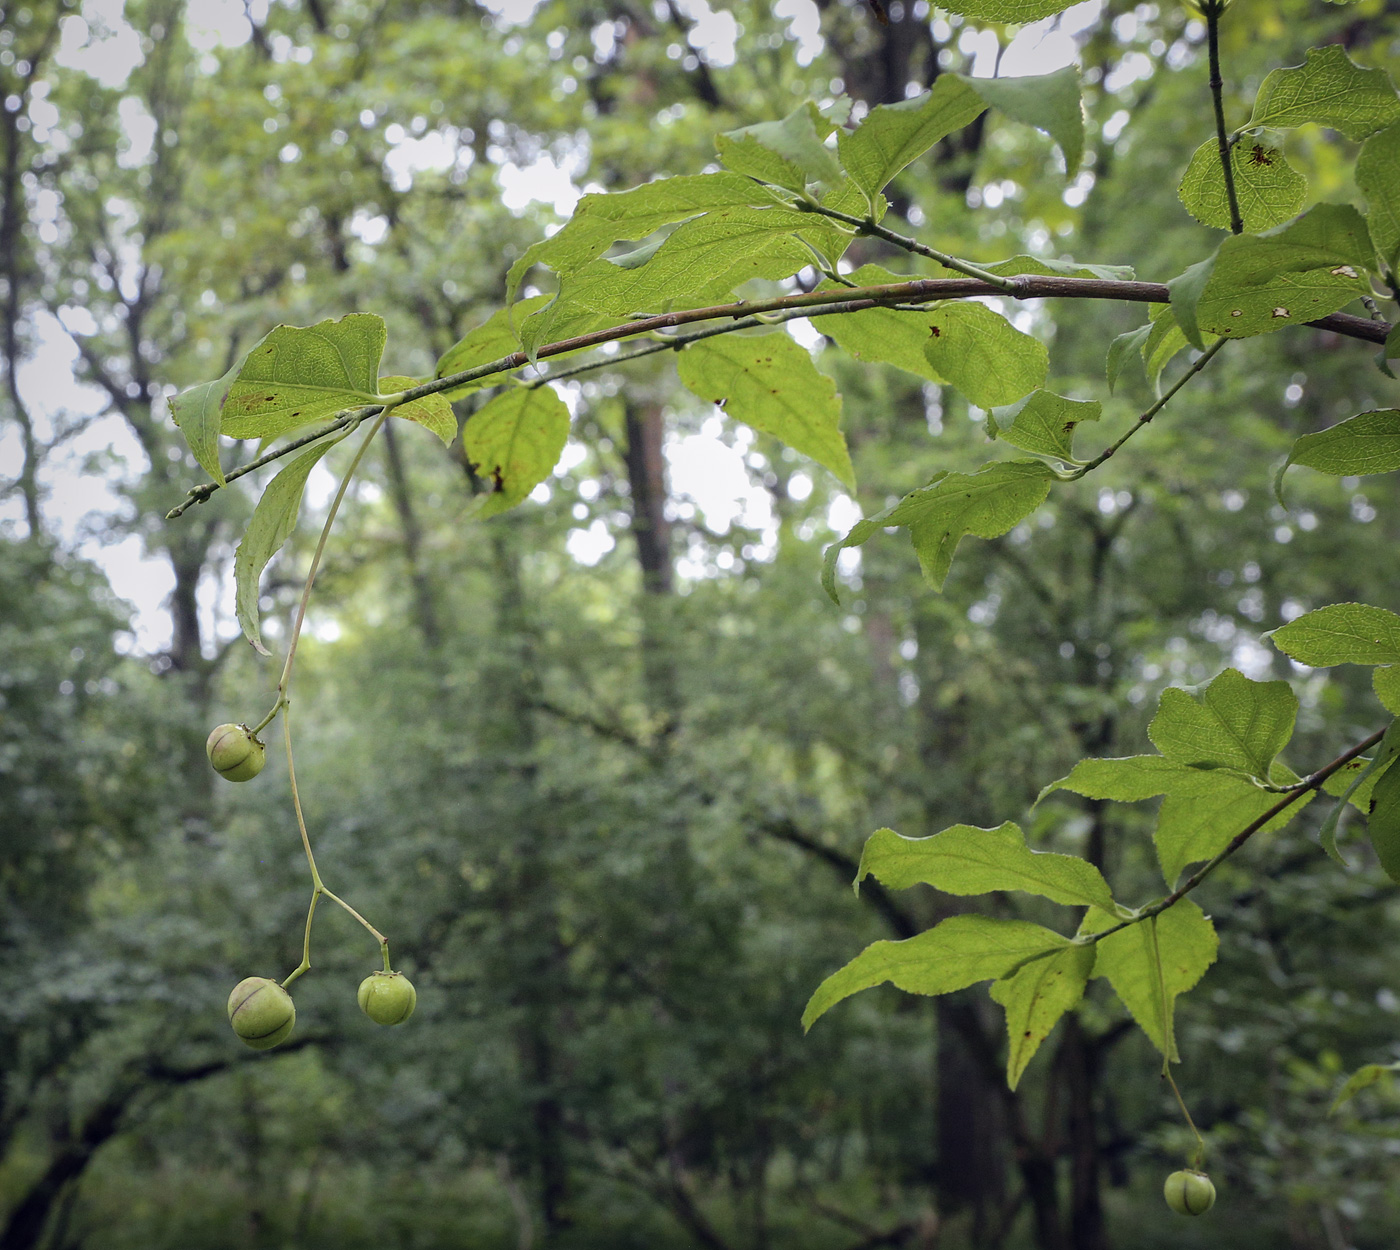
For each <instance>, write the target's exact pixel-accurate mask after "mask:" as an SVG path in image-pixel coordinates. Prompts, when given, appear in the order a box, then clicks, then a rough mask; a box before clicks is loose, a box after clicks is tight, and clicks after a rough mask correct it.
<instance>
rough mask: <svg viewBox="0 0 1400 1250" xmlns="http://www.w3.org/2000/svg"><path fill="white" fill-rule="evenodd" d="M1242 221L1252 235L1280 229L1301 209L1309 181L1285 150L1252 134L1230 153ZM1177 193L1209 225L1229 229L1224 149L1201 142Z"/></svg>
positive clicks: (1202, 222) (1208, 141)
mask: <svg viewBox="0 0 1400 1250" xmlns="http://www.w3.org/2000/svg"><path fill="white" fill-rule="evenodd" d="M1230 168H1231V170H1232V172H1233V173H1234V176H1235V199H1236V201H1237V202H1238V204H1239V206H1240V220H1241V221H1242V222H1243V224H1244V228H1245V229H1246V230H1247V231H1249V233H1251V234H1256V233H1258V232H1259V231H1260V230H1267V229H1268V228H1269V227H1270V226H1277V225H1279V224H1280V223H1282V222H1285V221H1287V220H1288V219H1289V218H1290V217H1293V216H1295V215H1296V214H1297V213H1299V212H1300V211H1301V210H1302V207H1303V201H1304V200H1306V199H1307V194H1308V180H1307V179H1306V178H1304V177H1303V175H1302V174H1300V173H1299V172H1298V171H1297V170H1296V169H1294V168H1293V166H1292V165H1290V164H1289V163H1288V159H1287V157H1285V156H1284V154H1283V149H1282V148H1279V147H1274V146H1273V145H1272V144H1269V143H1266V142H1264V141H1263V140H1262V139H1250V138H1249V137H1248V136H1246V137H1245V138H1243V139H1241V140H1240V142H1239V143H1237V144H1235V146H1234V147H1233V148H1232V149H1231V150H1230ZM1177 195H1178V197H1179V198H1180V200H1181V203H1182V205H1183V206H1184V207H1185V209H1186V211H1187V212H1188V213H1190V214H1191V216H1192V217H1194V218H1195V219H1196V220H1197V221H1199V222H1200V223H1201V224H1202V225H1205V226H1215V227H1216V228H1217V229H1219V230H1228V229H1230V199H1229V196H1228V194H1227V193H1226V190H1225V176H1224V174H1223V173H1222V172H1221V169H1220V145H1219V143H1218V142H1217V141H1216V140H1214V139H1207V140H1206V142H1204V143H1203V144H1201V146H1200V147H1198V148H1197V149H1196V151H1195V154H1194V155H1193V156H1192V157H1191V161H1190V163H1189V164H1188V165H1187V166H1186V172H1185V173H1184V174H1182V175H1181V183H1180V185H1179V186H1178V187H1177Z"/></svg>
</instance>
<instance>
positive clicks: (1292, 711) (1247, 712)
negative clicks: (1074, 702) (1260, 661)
mask: <svg viewBox="0 0 1400 1250" xmlns="http://www.w3.org/2000/svg"><path fill="white" fill-rule="evenodd" d="M1297 716H1298V696H1297V695H1295V694H1294V693H1293V689H1292V687H1291V686H1289V684H1288V683H1287V682H1286V681H1251V680H1250V679H1249V678H1248V677H1246V676H1245V675H1244V674H1243V673H1241V672H1240V671H1239V670H1238V669H1233V668H1227V669H1226V670H1225V671H1224V672H1223V673H1221V674H1220V675H1219V676H1217V677H1215V678H1214V679H1213V680H1212V681H1211V682H1210V684H1209V685H1207V686H1206V687H1205V688H1204V689H1203V690H1200V692H1199V693H1198V694H1188V693H1187V692H1186V691H1185V690H1180V689H1177V688H1176V687H1168V688H1167V689H1166V690H1164V691H1162V699H1161V702H1160V703H1159V704H1158V709H1157V715H1156V716H1155V717H1153V719H1152V723H1151V724H1150V725H1148V727H1147V736H1148V737H1149V738H1150V739H1151V740H1152V745H1153V746H1155V747H1156V748H1157V749H1158V750H1159V751H1160V752H1161V753H1162V754H1163V755H1165V756H1166V757H1167V758H1168V759H1170V760H1175V761H1176V762H1177V763H1178V764H1187V765H1189V766H1191V767H1193V768H1233V769H1237V770H1238V771H1240V772H1243V773H1248V774H1249V775H1250V776H1252V777H1257V778H1258V779H1259V780H1261V781H1269V780H1270V769H1271V766H1272V764H1273V762H1274V757H1275V756H1276V755H1278V753H1279V752H1280V751H1282V750H1283V748H1284V747H1285V746H1287V745H1288V740H1289V738H1291V737H1292V736H1293V722H1294V721H1295V720H1296V718H1297Z"/></svg>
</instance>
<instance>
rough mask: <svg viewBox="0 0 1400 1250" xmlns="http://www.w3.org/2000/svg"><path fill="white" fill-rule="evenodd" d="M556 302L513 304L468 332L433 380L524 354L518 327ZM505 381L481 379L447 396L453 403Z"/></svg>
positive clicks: (537, 299) (536, 299)
mask: <svg viewBox="0 0 1400 1250" xmlns="http://www.w3.org/2000/svg"><path fill="white" fill-rule="evenodd" d="M552 298H553V297H552V296H549V295H535V296H532V297H531V298H530V299H524V300H521V301H520V302H519V303H518V304H512V305H511V306H510V307H508V308H502V309H500V310H499V311H497V312H495V313H492V314H491V316H489V317H488V318H487V319H486V320H485V321H483V322H482V323H481V324H480V325H479V326H477V327H476V328H475V329H474V330H471V331H470V332H468V333H467V335H466V336H465V337H464V338H461V339H458V340H457V342H456V343H454V344H453V345H452V346H451V347H449V348H448V349H447V350H446V351H445V352H444V353H443V355H442V359H441V360H439V361H438V363H437V368H436V369H435V370H434V371H433V376H434V377H435V378H445V377H448V376H450V375H451V374H454V373H465V372H466V371H467V370H468V369H475V368H476V367H477V366H478V365H485V364H490V363H491V362H492V361H493V360H500V359H502V358H503V357H505V356H513V355H515V353H516V352H517V351H519V350H520V345H519V342H518V341H517V339H516V325H517V323H519V322H521V321H523V320H524V319H525V318H526V317H528V316H529V315H530V314H531V313H534V312H538V311H539V310H540V309H541V308H543V307H545V305H546V304H548V303H549V302H550V300H551V299H552ZM502 381H503V379H502V378H501V377H500V376H493V377H487V378H481V379H480V380H479V381H476V382H468V383H466V384H465V385H464V386H459V387H456V388H455V389H453V390H450V391H447V392H445V395H446V397H447V399H448V400H449V401H451V400H454V399H461V398H462V396H463V395H466V394H469V393H470V392H471V391H474V390H477V389H479V388H480V387H483V386H499V385H500V384H501V382H502Z"/></svg>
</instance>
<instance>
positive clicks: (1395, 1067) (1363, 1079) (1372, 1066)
mask: <svg viewBox="0 0 1400 1250" xmlns="http://www.w3.org/2000/svg"><path fill="white" fill-rule="evenodd" d="M1333 2H1334V3H1337V0H1333ZM1393 1072H1400V1063H1368V1064H1366V1065H1365V1066H1364V1067H1361V1068H1357V1070H1356V1071H1355V1072H1353V1073H1352V1074H1351V1075H1350V1076H1349V1077H1347V1079H1346V1084H1345V1085H1343V1086H1342V1088H1341V1089H1340V1090H1338V1091H1337V1096H1336V1097H1335V1098H1334V1099H1333V1100H1332V1106H1331V1107H1330V1108H1329V1109H1328V1114H1329V1115H1336V1113H1337V1112H1338V1111H1340V1110H1341V1109H1342V1107H1344V1106H1345V1105H1346V1104H1347V1103H1349V1102H1350V1101H1351V1100H1352V1099H1353V1098H1355V1097H1356V1095H1357V1094H1359V1093H1360V1092H1361V1091H1362V1090H1363V1089H1369V1088H1370V1087H1371V1086H1372V1085H1374V1084H1375V1083H1376V1082H1377V1081H1382V1080H1386V1081H1388V1079H1389V1077H1390V1075H1391V1073H1393Z"/></svg>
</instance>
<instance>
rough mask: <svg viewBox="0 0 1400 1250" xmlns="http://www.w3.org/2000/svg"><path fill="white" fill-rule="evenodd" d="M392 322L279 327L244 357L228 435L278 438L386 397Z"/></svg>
mask: <svg viewBox="0 0 1400 1250" xmlns="http://www.w3.org/2000/svg"><path fill="white" fill-rule="evenodd" d="M384 340H385V329H384V319H383V318H382V317H377V316H375V315H374V314H373V313H347V314H346V315H345V316H344V317H342V318H341V319H340V320H339V321H322V322H319V323H318V324H316V325H314V326H278V327H277V328H276V329H274V330H273V331H272V333H270V334H269V335H268V336H267V337H266V338H265V339H263V340H262V342H260V343H259V344H258V345H257V346H256V347H254V348H253V350H252V351H250V352H249V353H248V355H247V356H246V357H245V358H244V361H243V367H242V368H241V369H240V370H239V371H238V376H237V377H236V378H235V379H234V380H233V385H232V386H230V387H229V391H228V397H227V398H226V399H225V400H224V409H223V425H222V433H223V434H224V435H225V436H226V437H228V438H264V439H265V438H275V437H276V436H277V435H279V434H286V433H288V432H289V431H291V430H296V429H300V428H301V427H302V426H306V425H312V424H314V423H315V422H317V421H322V420H325V419H326V418H327V417H331V416H334V415H335V414H336V413H337V412H339V411H340V410H342V409H345V408H359V407H365V406H368V405H370V404H373V403H374V401H375V400H376V399H377V398H378V397H379V360H380V357H381V356H383V355H384Z"/></svg>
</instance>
